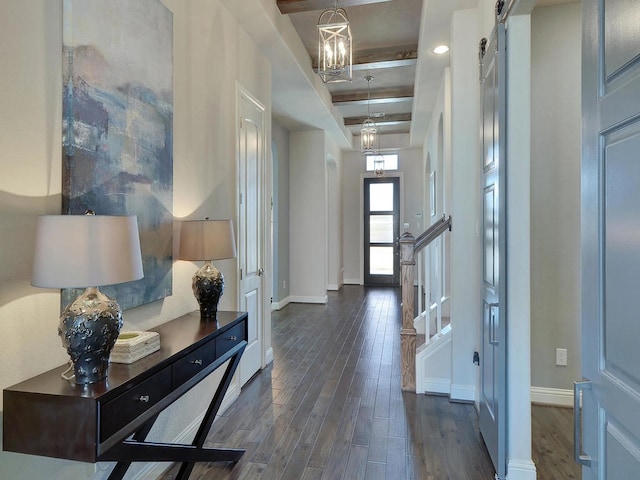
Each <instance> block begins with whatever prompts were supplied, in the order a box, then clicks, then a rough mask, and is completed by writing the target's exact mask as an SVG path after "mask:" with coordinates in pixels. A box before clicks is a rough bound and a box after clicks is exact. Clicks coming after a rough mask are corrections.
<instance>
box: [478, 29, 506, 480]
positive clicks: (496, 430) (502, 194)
mask: <svg viewBox="0 0 640 480" xmlns="http://www.w3.org/2000/svg"><path fill="white" fill-rule="evenodd" d="M505 42H506V34H505V28H504V25H503V24H499V25H497V26H496V29H495V30H494V34H493V35H492V38H491V40H490V41H489V42H488V43H487V44H485V45H483V44H481V52H480V56H481V64H480V68H481V72H480V73H481V75H480V77H481V78H480V80H481V92H482V125H481V128H482V132H481V135H482V158H481V161H482V198H483V216H482V218H483V222H482V226H483V228H482V232H483V233H482V238H483V245H482V254H483V270H482V271H483V279H482V298H483V310H482V311H483V318H482V327H481V332H482V343H481V350H480V366H481V369H480V415H479V416H480V431H481V433H482V437H483V438H484V442H485V444H486V446H487V450H489V454H490V455H491V460H493V465H494V467H495V469H496V474H497V475H496V478H504V477H505V474H506V437H507V435H506V432H507V429H506V428H507V425H506V419H507V416H506V404H507V401H506V400H507V396H506V390H507V388H506V381H507V380H506V379H507V375H506V359H507V354H506V352H507V345H506V312H507V292H506V231H507V230H506V208H505V207H506V205H505V200H506V191H505V186H506V165H505V159H506V155H505V153H506V149H505V145H506V138H505V131H504V125H505V119H506V113H505V112H506V68H505V63H506V61H505V60H506V48H505V47H506V45H505Z"/></svg>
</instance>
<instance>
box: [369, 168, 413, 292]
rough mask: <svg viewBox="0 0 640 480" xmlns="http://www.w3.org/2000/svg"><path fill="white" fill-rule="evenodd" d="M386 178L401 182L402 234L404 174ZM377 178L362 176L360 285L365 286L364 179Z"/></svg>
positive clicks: (393, 174)
mask: <svg viewBox="0 0 640 480" xmlns="http://www.w3.org/2000/svg"><path fill="white" fill-rule="evenodd" d="M384 175H385V177H390V178H391V177H398V178H399V179H400V180H399V182H400V234H402V230H403V227H402V226H403V224H404V174H403V173H402V172H393V173H385V174H384ZM365 178H376V176H375V174H374V173H362V174H360V216H359V217H358V218H360V247H359V250H360V252H359V253H360V285H364V221H363V219H364V179H365Z"/></svg>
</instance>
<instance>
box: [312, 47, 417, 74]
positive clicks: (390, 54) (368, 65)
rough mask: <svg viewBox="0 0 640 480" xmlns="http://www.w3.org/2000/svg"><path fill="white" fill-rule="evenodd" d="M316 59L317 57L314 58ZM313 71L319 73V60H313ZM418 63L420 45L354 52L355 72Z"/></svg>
mask: <svg viewBox="0 0 640 480" xmlns="http://www.w3.org/2000/svg"><path fill="white" fill-rule="evenodd" d="M314 57H315V56H314ZM312 62H313V69H314V70H315V71H318V59H317V58H313V59H312ZM416 63H418V45H407V46H401V47H388V48H377V49H375V50H363V51H361V52H353V67H352V68H353V70H354V71H358V70H374V69H378V68H395V67H409V66H412V65H415V64H416Z"/></svg>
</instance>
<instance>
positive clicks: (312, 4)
mask: <svg viewBox="0 0 640 480" xmlns="http://www.w3.org/2000/svg"><path fill="white" fill-rule="evenodd" d="M389 1H391V0H340V1H339V2H338V7H340V8H347V7H355V6H357V5H368V4H370V3H382V2H389ZM277 4H278V9H280V13H282V14H284V15H286V14H289V13H300V12H311V11H314V10H327V9H332V8H333V5H334V1H333V0H278V1H277Z"/></svg>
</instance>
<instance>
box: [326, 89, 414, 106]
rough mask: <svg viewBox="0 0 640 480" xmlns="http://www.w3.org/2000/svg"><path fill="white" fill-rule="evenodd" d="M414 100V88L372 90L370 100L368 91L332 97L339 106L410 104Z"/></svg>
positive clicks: (333, 101) (337, 94) (332, 100)
mask: <svg viewBox="0 0 640 480" xmlns="http://www.w3.org/2000/svg"><path fill="white" fill-rule="evenodd" d="M411 100H413V87H394V88H379V89H377V90H372V91H371V95H370V99H369V95H368V93H367V92H366V91H361V92H347V93H336V94H334V95H332V96H331V102H332V103H333V104H334V105H336V106H338V107H341V106H345V105H366V104H367V103H370V104H372V105H375V104H381V103H399V102H410V101H411Z"/></svg>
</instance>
